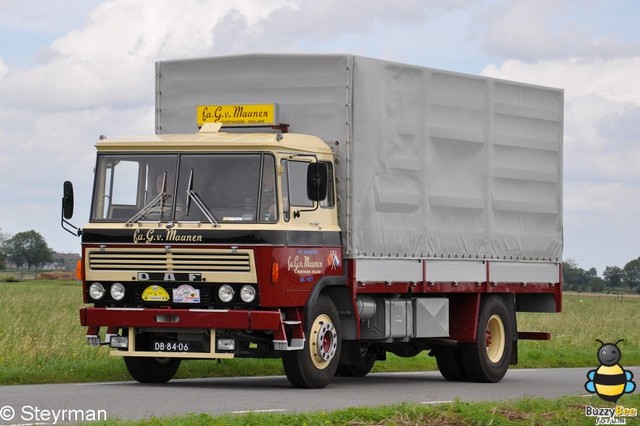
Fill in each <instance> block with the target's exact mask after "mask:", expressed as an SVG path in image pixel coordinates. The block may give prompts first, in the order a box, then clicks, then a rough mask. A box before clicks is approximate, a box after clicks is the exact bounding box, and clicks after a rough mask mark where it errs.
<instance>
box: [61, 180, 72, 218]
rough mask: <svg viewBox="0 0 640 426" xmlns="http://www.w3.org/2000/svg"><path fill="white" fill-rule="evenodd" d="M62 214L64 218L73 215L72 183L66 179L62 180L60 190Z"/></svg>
mask: <svg viewBox="0 0 640 426" xmlns="http://www.w3.org/2000/svg"><path fill="white" fill-rule="evenodd" d="M62 216H63V217H64V218H65V219H71V218H72V217H73V184H72V183H71V182H69V181H68V180H67V181H65V182H64V186H63V190H62Z"/></svg>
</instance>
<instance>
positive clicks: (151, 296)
mask: <svg viewBox="0 0 640 426" xmlns="http://www.w3.org/2000/svg"><path fill="white" fill-rule="evenodd" d="M142 300H144V301H145V302H167V301H169V293H167V290H165V289H164V288H162V287H160V286H159V285H150V286H149V287H147V288H145V289H144V291H143V292H142Z"/></svg>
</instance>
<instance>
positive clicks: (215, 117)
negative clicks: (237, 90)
mask: <svg viewBox="0 0 640 426" xmlns="http://www.w3.org/2000/svg"><path fill="white" fill-rule="evenodd" d="M276 112H277V111H276V104H250V105H198V106H197V108H196V122H197V123H198V126H202V125H203V124H204V123H222V124H226V125H231V126H270V125H276V124H278V123H277V117H276Z"/></svg>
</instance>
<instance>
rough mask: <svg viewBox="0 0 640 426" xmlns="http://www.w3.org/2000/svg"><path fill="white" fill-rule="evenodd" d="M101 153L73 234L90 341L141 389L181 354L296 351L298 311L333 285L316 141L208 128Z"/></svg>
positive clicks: (330, 222)
mask: <svg viewBox="0 0 640 426" xmlns="http://www.w3.org/2000/svg"><path fill="white" fill-rule="evenodd" d="M96 148H97V162H96V168H95V178H94V179H95V180H94V191H93V200H92V206H91V216H90V220H89V223H88V224H87V225H86V226H84V227H83V229H82V247H83V250H82V259H83V260H82V276H83V284H84V285H83V287H84V302H85V303H87V304H90V306H89V307H84V308H82V309H81V311H80V315H81V322H82V324H83V325H85V326H87V327H88V332H87V338H88V341H89V342H90V343H91V344H93V345H100V344H108V345H110V346H111V348H112V354H113V355H116V356H123V357H124V358H125V363H126V365H127V367H128V369H129V371H130V373H131V374H132V376H133V377H134V378H136V379H137V380H139V381H142V382H149V381H151V382H156V381H166V380H168V379H169V378H171V377H172V376H173V374H174V373H175V370H176V369H177V366H178V365H179V362H180V359H181V358H185V357H188V358H231V357H235V356H252V357H263V356H264V357H273V356H277V355H276V354H277V352H276V351H282V350H284V351H289V350H300V349H302V347H303V346H304V345H305V335H304V331H303V330H302V328H301V327H302V322H301V316H302V311H301V310H300V308H301V307H304V306H305V305H306V304H307V301H308V298H309V294H310V291H311V289H312V288H313V287H314V285H315V284H317V282H318V280H320V279H321V278H327V277H339V276H341V275H342V261H341V256H342V250H341V241H340V229H339V226H338V219H337V213H336V209H337V205H336V204H337V200H336V193H335V182H334V172H333V170H334V159H333V153H332V151H331V149H330V148H329V146H328V145H327V144H326V143H325V142H323V141H322V140H320V139H318V138H316V137H312V136H306V135H299V134H289V133H280V132H278V133H226V132H220V126H219V125H214V126H208V125H205V126H203V127H202V129H201V130H200V131H199V132H198V133H196V134H184V135H151V136H140V137H133V138H116V139H111V138H101V140H100V141H99V142H98V143H97V145H96ZM67 209H68V206H67ZM69 217H70V215H69ZM101 329H102V331H103V332H104V334H103V335H101ZM160 358H162V359H163V360H164V361H163V363H160V362H159V361H158V359H160Z"/></svg>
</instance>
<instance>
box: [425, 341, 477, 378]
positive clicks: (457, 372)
mask: <svg viewBox="0 0 640 426" xmlns="http://www.w3.org/2000/svg"><path fill="white" fill-rule="evenodd" d="M433 353H434V356H435V357H436V364H437V365H438V370H440V374H442V377H444V378H445V379H447V380H449V381H451V382H464V381H467V380H469V376H467V373H466V372H465V370H464V364H463V363H462V354H461V350H460V348H459V347H457V346H440V347H437V348H434V349H433Z"/></svg>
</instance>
